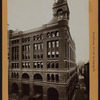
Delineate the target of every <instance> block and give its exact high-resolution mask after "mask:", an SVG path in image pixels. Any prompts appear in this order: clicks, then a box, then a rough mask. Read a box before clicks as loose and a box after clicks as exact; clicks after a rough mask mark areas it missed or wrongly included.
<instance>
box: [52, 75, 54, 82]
mask: <svg viewBox="0 0 100 100" xmlns="http://www.w3.org/2000/svg"><path fill="white" fill-rule="evenodd" d="M51 81H52V82H54V75H53V74H52V75H51Z"/></svg>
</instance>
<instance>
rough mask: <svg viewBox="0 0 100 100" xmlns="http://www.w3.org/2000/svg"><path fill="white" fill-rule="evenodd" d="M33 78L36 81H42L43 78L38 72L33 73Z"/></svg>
mask: <svg viewBox="0 0 100 100" xmlns="http://www.w3.org/2000/svg"><path fill="white" fill-rule="evenodd" d="M33 78H34V80H36V81H42V80H43V78H42V76H41V75H40V74H35V75H34V77H33Z"/></svg>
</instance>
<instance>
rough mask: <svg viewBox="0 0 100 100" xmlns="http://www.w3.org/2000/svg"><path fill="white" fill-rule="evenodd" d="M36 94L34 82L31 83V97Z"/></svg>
mask: <svg viewBox="0 0 100 100" xmlns="http://www.w3.org/2000/svg"><path fill="white" fill-rule="evenodd" d="M33 95H34V85H33V83H30V97H33Z"/></svg>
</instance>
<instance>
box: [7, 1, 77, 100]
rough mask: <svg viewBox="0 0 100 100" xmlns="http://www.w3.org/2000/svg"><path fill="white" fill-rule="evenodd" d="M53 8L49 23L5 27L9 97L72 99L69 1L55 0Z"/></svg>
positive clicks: (73, 68)
mask: <svg viewBox="0 0 100 100" xmlns="http://www.w3.org/2000/svg"><path fill="white" fill-rule="evenodd" d="M52 9H53V19H52V20H51V21H50V22H49V23H47V24H45V25H43V26H41V27H39V28H36V29H32V30H28V31H13V30H9V31H8V33H9V75H8V77H9V98H11V97H16V98H17V97H19V98H21V100H29V99H32V100H71V97H72V94H73V92H74V89H75V85H76V83H77V69H76V55H75V43H74V41H73V39H72V37H71V34H70V29H69V26H68V22H69V14H70V12H69V8H68V3H67V1H66V0H58V1H57V2H54V5H53V8H52Z"/></svg>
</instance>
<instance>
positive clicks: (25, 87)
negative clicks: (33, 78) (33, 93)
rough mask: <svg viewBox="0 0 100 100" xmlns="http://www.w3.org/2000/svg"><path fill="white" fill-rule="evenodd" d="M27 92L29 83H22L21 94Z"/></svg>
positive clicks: (27, 93)
mask: <svg viewBox="0 0 100 100" xmlns="http://www.w3.org/2000/svg"><path fill="white" fill-rule="evenodd" d="M29 92H30V87H29V84H22V94H23V96H24V95H25V96H27V95H29Z"/></svg>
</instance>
